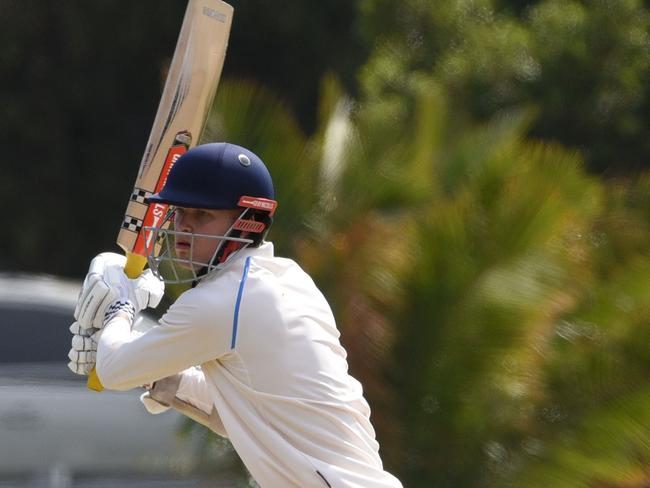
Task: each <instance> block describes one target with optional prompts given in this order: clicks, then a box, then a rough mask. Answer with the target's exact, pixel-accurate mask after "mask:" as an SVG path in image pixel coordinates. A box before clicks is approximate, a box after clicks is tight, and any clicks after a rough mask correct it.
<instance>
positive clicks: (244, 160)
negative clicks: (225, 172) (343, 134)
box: [237, 154, 251, 166]
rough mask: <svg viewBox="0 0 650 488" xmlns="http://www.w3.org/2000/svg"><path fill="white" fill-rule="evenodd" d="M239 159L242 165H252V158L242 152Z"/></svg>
mask: <svg viewBox="0 0 650 488" xmlns="http://www.w3.org/2000/svg"><path fill="white" fill-rule="evenodd" d="M237 159H239V163H240V164H241V165H242V166H250V165H251V160H250V159H249V158H248V156H246V155H245V154H240V155H239V156H237Z"/></svg>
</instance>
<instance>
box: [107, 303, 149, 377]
mask: <svg viewBox="0 0 650 488" xmlns="http://www.w3.org/2000/svg"><path fill="white" fill-rule="evenodd" d="M131 338H132V336H131V320H130V318H129V317H128V316H127V315H125V314H122V313H120V314H117V315H116V316H115V317H113V319H112V320H110V321H109V322H108V323H107V324H106V325H105V326H104V329H103V330H102V331H101V334H100V336H99V340H98V343H97V363H96V370H97V376H99V379H100V380H101V382H102V384H103V385H104V386H105V387H106V388H109V389H111V390H130V389H131V388H135V387H137V386H140V385H142V384H144V383H146V381H143V382H140V383H139V382H137V381H136V382H134V378H132V376H135V375H132V374H130V372H132V371H133V370H132V368H133V366H132V365H130V364H129V363H130V361H128V358H124V357H123V356H124V354H123V353H122V348H123V346H124V345H125V344H127V343H128V342H129V341H130V340H131Z"/></svg>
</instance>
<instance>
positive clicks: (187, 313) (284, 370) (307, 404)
mask: <svg viewBox="0 0 650 488" xmlns="http://www.w3.org/2000/svg"><path fill="white" fill-rule="evenodd" d="M195 365H200V369H198V368H192V366H195ZM188 368H192V369H191V373H188V372H187V371H186V370H188ZM179 372H184V373H183V381H184V385H185V386H183V382H182V384H181V387H179V393H178V395H179V396H183V398H184V401H186V402H188V403H191V404H192V405H194V406H197V407H199V408H200V409H201V410H202V411H204V412H206V413H210V410H211V409H212V408H214V409H216V412H217V413H218V416H219V417H220V422H221V423H222V425H223V428H224V429H225V433H227V435H228V437H229V438H230V440H231V442H232V444H233V446H234V447H235V449H236V450H237V452H238V454H239V456H240V457H241V459H242V460H243V462H244V463H245V464H246V466H247V468H248V470H249V471H250V472H251V474H252V475H253V477H254V478H255V479H256V480H257V482H258V483H259V484H260V485H261V486H262V487H264V488H275V487H278V488H279V487H282V488H285V487H286V488H289V487H300V488H308V487H321V488H322V487H326V486H328V485H329V486H332V487H337V488H342V487H350V488H352V487H355V488H379V487H401V486H402V485H401V483H400V482H399V480H397V479H396V478H395V477H394V476H392V475H391V474H389V473H387V472H386V471H384V470H383V467H382V462H381V459H380V457H379V453H378V448H379V446H378V444H377V442H376V440H375V433H374V430H373V428H372V425H371V424H370V419H369V417H370V409H369V407H368V404H367V402H366V400H365V399H364V397H363V392H362V388H361V385H360V384H359V382H358V381H356V380H355V379H354V378H352V377H351V376H350V375H349V374H348V366H347V361H346V352H345V350H344V349H343V347H342V346H341V345H340V343H339V332H338V330H337V328H336V324H335V321H334V318H333V315H332V312H331V310H330V307H329V305H328V304H327V301H326V300H325V298H324V297H323V295H322V294H321V293H320V292H319V291H318V289H317V288H316V286H315V285H314V283H313V281H312V280H311V278H310V277H309V276H308V275H307V274H306V273H305V272H304V271H302V269H301V268H300V267H299V266H298V265H297V264H296V263H295V262H293V261H291V260H289V259H283V258H276V257H274V256H273V246H272V244H270V243H264V244H263V245H262V246H261V247H260V248H257V249H246V250H243V251H242V252H240V253H239V254H238V255H237V256H236V258H235V259H234V260H233V261H232V262H230V263H228V264H227V266H226V267H224V269H222V270H221V271H219V272H218V273H215V274H214V275H211V276H209V277H208V278H206V279H204V280H203V281H202V282H201V283H199V284H198V285H197V286H196V287H195V288H193V289H191V290H188V291H187V292H185V293H183V294H182V295H181V296H180V297H179V299H178V300H177V301H176V303H174V305H172V306H171V307H170V309H169V310H168V312H167V313H166V314H165V315H164V316H163V317H162V319H161V321H160V326H157V327H154V328H153V329H151V330H149V331H147V332H145V333H144V334H142V335H141V336H136V335H135V334H132V333H131V330H130V327H129V324H128V321H127V320H124V319H123V318H120V317H119V316H118V317H116V318H115V319H113V320H112V321H110V322H108V323H107V324H106V326H105V328H104V330H103V331H102V334H101V337H100V338H99V345H98V351H97V373H98V375H99V378H100V380H101V381H102V383H103V384H104V386H105V387H107V388H110V389H118V390H126V389H130V388H134V387H137V386H139V385H143V384H151V383H153V382H154V381H156V380H158V379H161V378H166V377H168V376H172V375H174V374H177V373H179ZM183 388H185V389H184V391H181V390H182V389H183ZM215 431H218V430H217V429H215Z"/></svg>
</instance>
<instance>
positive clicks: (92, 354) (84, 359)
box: [68, 349, 97, 366]
mask: <svg viewBox="0 0 650 488" xmlns="http://www.w3.org/2000/svg"><path fill="white" fill-rule="evenodd" d="M68 359H70V361H72V362H73V363H92V365H93V366H94V365H95V362H96V360H97V351H93V350H89V351H78V350H76V349H70V352H69V353H68Z"/></svg>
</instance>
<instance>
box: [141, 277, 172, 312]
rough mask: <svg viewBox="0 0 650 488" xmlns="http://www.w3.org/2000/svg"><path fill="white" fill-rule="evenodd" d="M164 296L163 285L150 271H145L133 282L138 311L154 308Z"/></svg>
mask: <svg viewBox="0 0 650 488" xmlns="http://www.w3.org/2000/svg"><path fill="white" fill-rule="evenodd" d="M164 294H165V283H164V282H163V281H162V280H160V279H158V278H156V277H155V276H154V274H153V272H152V271H151V270H150V269H147V270H145V271H144V272H143V273H142V274H141V275H140V276H139V277H138V278H137V279H136V280H135V297H136V300H137V301H138V305H139V306H140V310H142V309H144V308H147V307H151V308H156V307H157V306H158V305H159V304H160V300H162V297H163V295H164Z"/></svg>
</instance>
